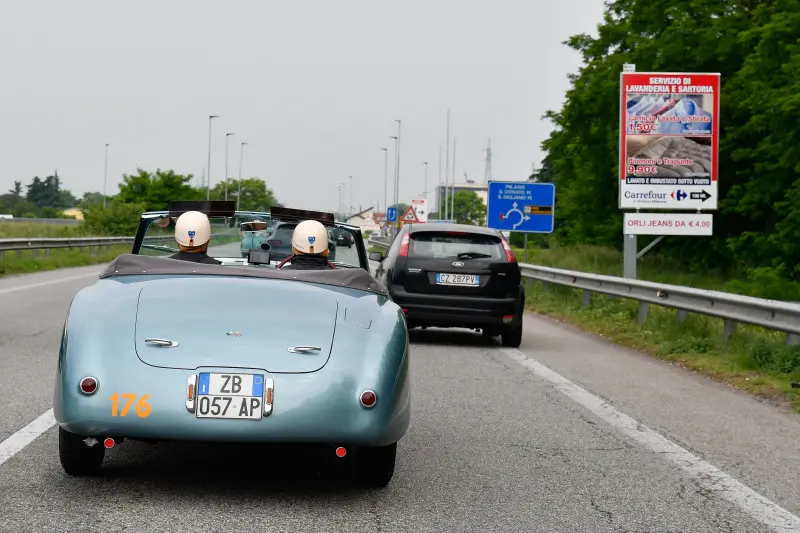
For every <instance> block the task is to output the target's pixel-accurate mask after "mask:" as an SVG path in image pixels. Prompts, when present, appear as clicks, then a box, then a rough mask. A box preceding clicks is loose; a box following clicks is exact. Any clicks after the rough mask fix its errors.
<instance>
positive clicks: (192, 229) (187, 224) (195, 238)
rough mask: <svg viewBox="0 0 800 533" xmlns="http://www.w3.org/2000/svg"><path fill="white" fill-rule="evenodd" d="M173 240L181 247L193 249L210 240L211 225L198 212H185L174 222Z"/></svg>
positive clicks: (206, 218) (204, 216)
mask: <svg viewBox="0 0 800 533" xmlns="http://www.w3.org/2000/svg"><path fill="white" fill-rule="evenodd" d="M175 240H176V241H177V243H178V244H180V245H181V246H186V247H189V248H195V247H197V246H203V245H204V244H206V243H208V241H210V240H211V223H210V222H209V221H208V217H207V216H206V215H205V214H204V213H201V212H200V211H187V212H185V213H184V214H182V215H181V216H179V217H178V220H177V221H175Z"/></svg>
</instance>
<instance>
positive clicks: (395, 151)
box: [386, 135, 400, 238]
mask: <svg viewBox="0 0 800 533" xmlns="http://www.w3.org/2000/svg"><path fill="white" fill-rule="evenodd" d="M389 138H390V139H394V185H393V186H392V189H394V190H395V191H396V190H397V137H396V136H394V135H392V136H391V137H389ZM392 206H393V207H394V211H395V219H394V225H393V226H392V238H394V235H395V231H394V230H395V226H396V225H397V224H398V223H399V222H400V213H398V212H397V195H396V194H395V196H394V202H393V203H392ZM386 215H387V219H388V215H389V209H388V208H387V209H386Z"/></svg>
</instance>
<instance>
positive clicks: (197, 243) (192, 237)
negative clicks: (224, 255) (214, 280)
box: [169, 211, 222, 265]
mask: <svg viewBox="0 0 800 533" xmlns="http://www.w3.org/2000/svg"><path fill="white" fill-rule="evenodd" d="M175 241H176V242H177V243H178V249H179V250H180V251H179V252H178V253H176V254H173V255H171V256H169V257H170V258H171V259H180V260H181V261H192V262H194V263H207V264H210V265H221V264H222V261H217V260H216V259H214V258H213V257H210V256H209V255H208V254H207V253H206V250H208V243H209V242H210V241H211V223H210V222H209V221H208V217H207V216H206V215H205V214H204V213H201V212H200V211H187V212H185V213H184V214H182V215H181V216H179V217H178V220H177V221H175Z"/></svg>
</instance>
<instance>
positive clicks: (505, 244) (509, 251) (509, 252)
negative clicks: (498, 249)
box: [500, 238, 517, 263]
mask: <svg viewBox="0 0 800 533" xmlns="http://www.w3.org/2000/svg"><path fill="white" fill-rule="evenodd" d="M500 240H501V241H503V250H505V252H506V260H507V261H508V262H509V263H516V262H517V256H516V255H514V250H513V249H512V248H511V246H510V245H509V244H508V241H507V240H505V239H504V238H501V239H500Z"/></svg>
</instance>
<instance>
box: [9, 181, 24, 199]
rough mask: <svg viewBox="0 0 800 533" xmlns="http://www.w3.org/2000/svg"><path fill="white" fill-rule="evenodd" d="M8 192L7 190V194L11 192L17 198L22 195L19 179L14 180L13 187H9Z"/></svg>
mask: <svg viewBox="0 0 800 533" xmlns="http://www.w3.org/2000/svg"><path fill="white" fill-rule="evenodd" d="M8 192H9V194H12V195H14V196H16V197H18V198H19V197H21V196H22V182H21V181H15V182H14V188H13V189H11V190H10V191H8Z"/></svg>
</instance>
